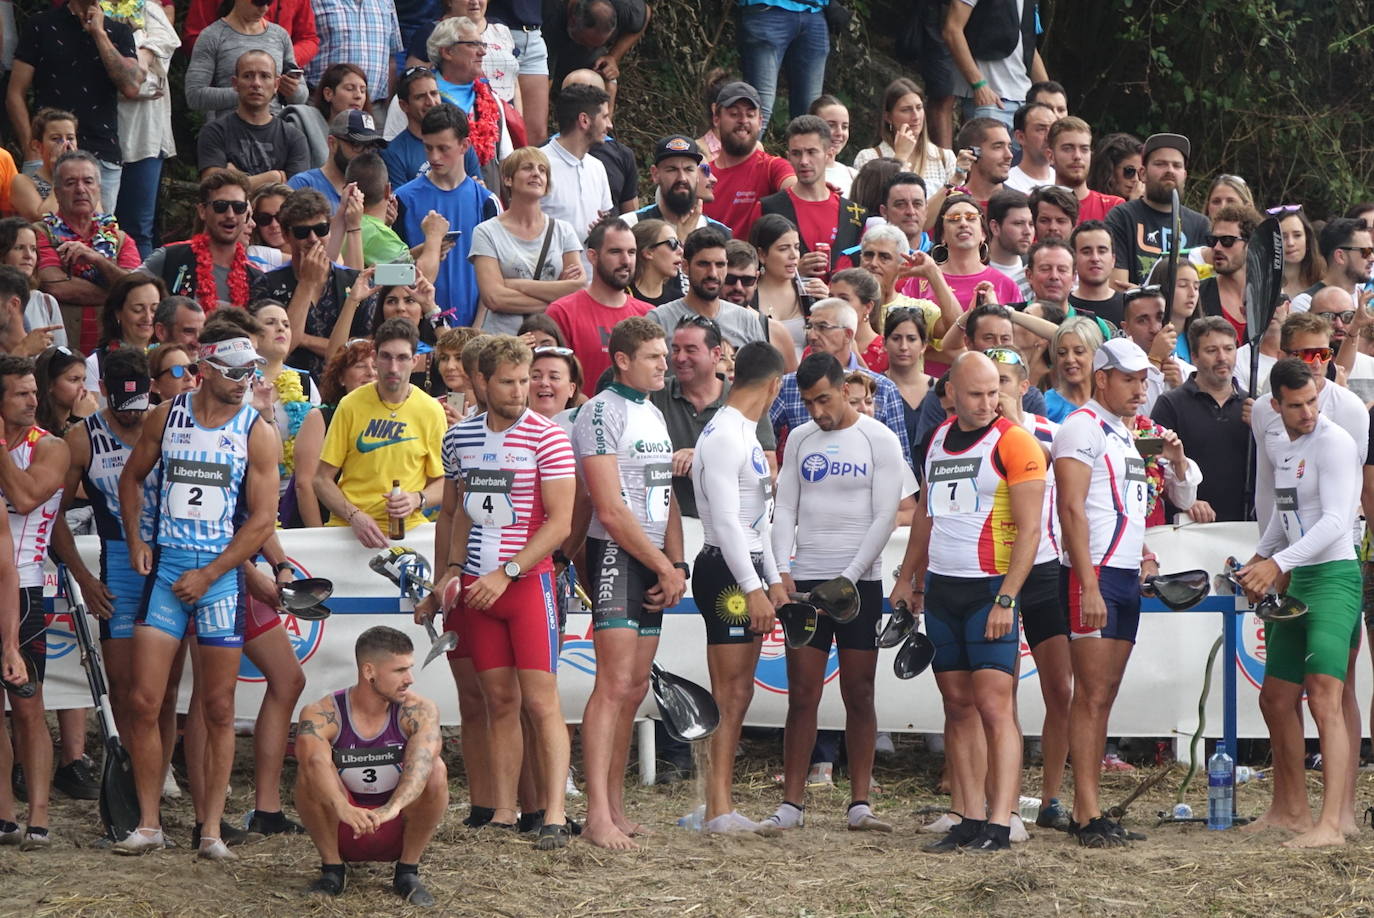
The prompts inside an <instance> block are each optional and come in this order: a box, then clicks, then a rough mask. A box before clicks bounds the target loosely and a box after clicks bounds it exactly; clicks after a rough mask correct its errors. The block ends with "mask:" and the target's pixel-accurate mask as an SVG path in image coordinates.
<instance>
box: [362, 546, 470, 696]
mask: <svg viewBox="0 0 1374 918" xmlns="http://www.w3.org/2000/svg"><path fill="white" fill-rule="evenodd" d="M367 566H368V567H370V568H372V570H373V572H374V573H377V574H381V575H382V576H383V577H385V578H386V579H388V580H390V581H391V582H392V583H394V584H396V586H398V587H400V588H401V595H402V596H404V597H405V598H407V599H410V600H411V601H412V602H418V601H419V600H420V599H423V598H424V594H425V593H429V592H432V591H433V590H434V584H433V583H431V582H430V581H429V579H428V576H427V575H428V573H429V562H428V561H426V560H425V559H424V558H423V557H422V556H421V555H420V553H419V552H417V551H415V550H414V549H412V548H406V547H405V546H403V545H393V546H392V547H390V548H387V549H384V550H382V551H380V552H378V553H377V554H376V555H374V556H373V557H372V560H371V561H369V562H368V564H367ZM425 631H426V632H428V633H429V640H430V646H429V652H428V653H427V654H425V662H424V663H423V664H421V666H420V668H421V669H424V668H425V667H426V666H428V665H429V664H431V663H433V662H434V661H435V660H437V659H438V658H439V657H441V656H443V655H444V654H446V653H448V652H449V651H450V650H453V649H454V648H455V647H457V646H458V635H457V634H455V633H453V632H452V631H445V632H444V633H443V634H440V633H439V632H438V630H437V629H435V627H434V619H433V617H429V618H426V619H425Z"/></svg>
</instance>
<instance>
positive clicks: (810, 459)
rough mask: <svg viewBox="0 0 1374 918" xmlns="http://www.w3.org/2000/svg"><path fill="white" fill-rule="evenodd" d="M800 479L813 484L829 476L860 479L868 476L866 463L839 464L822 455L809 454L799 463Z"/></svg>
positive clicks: (835, 460)
mask: <svg viewBox="0 0 1374 918" xmlns="http://www.w3.org/2000/svg"><path fill="white" fill-rule="evenodd" d="M801 473H802V478H805V479H806V480H807V481H809V482H811V483H812V484H815V483H816V482H818V481H821V480H823V479H824V478H826V477H828V476H830V475H853V476H854V477H856V478H862V477H864V476H865V475H867V474H868V463H867V462H841V461H840V460H838V459H831V458H830V457H829V456H826V455H825V454H823V453H811V454H810V455H809V456H807V457H806V458H805V459H803V460H802V461H801Z"/></svg>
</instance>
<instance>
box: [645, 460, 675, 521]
mask: <svg viewBox="0 0 1374 918" xmlns="http://www.w3.org/2000/svg"><path fill="white" fill-rule="evenodd" d="M672 499H673V464H672V463H671V462H651V463H649V464H647V465H645V466H644V515H645V516H647V517H648V518H649V522H651V523H664V522H667V521H668V508H669V506H670V505H671V503H672Z"/></svg>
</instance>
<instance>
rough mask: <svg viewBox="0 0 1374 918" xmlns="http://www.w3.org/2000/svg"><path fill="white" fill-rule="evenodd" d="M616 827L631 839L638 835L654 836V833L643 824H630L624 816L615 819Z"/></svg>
mask: <svg viewBox="0 0 1374 918" xmlns="http://www.w3.org/2000/svg"><path fill="white" fill-rule="evenodd" d="M613 821H614V822H615V827H616V828H617V829H619V830H620V831H622V832H624V833H625V834H626V835H628V836H630V837H634V836H636V835H652V834H653V833H652V832H650V831H649V830H647V829H646V828H644V826H643V824H641V823H638V822H630V820H628V819H626V818H625V817H624V816H617V817H614V820H613Z"/></svg>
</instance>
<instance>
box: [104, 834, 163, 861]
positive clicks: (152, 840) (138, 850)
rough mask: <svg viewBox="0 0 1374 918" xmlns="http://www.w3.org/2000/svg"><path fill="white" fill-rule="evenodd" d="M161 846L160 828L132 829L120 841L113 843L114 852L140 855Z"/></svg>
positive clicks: (160, 848) (157, 849) (159, 849)
mask: <svg viewBox="0 0 1374 918" xmlns="http://www.w3.org/2000/svg"><path fill="white" fill-rule="evenodd" d="M162 848H163V838H162V829H160V828H158V829H148V828H142V829H134V830H133V831H132V832H130V833H129V834H128V835H126V836H124V838H123V839H122V840H120V841H117V842H115V843H114V846H113V850H114V853H115V854H127V855H140V854H147V853H148V852H149V851H161V850H162Z"/></svg>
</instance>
